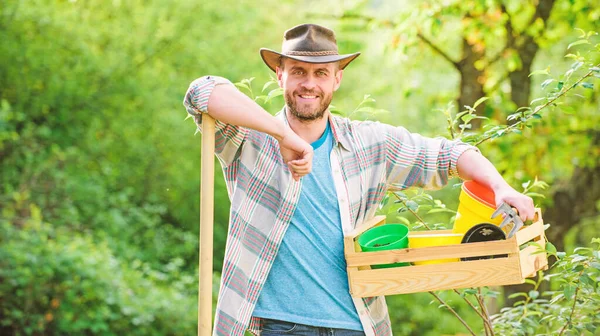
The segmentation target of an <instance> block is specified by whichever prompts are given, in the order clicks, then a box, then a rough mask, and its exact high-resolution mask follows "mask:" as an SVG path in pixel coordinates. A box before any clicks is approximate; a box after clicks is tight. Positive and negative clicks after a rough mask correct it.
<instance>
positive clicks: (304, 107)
mask: <svg viewBox="0 0 600 336" xmlns="http://www.w3.org/2000/svg"><path fill="white" fill-rule="evenodd" d="M317 93H318V96H319V97H320V99H321V102H320V103H319V104H318V106H316V107H314V106H313V105H310V104H297V102H296V100H295V99H294V92H289V91H287V92H285V103H286V105H287V108H288V110H289V111H290V113H291V114H292V115H293V116H294V117H296V118H298V120H300V121H313V120H318V119H321V118H323V115H325V111H327V108H328V107H329V104H330V103H331V99H332V98H333V93H330V94H328V95H324V94H323V92H313V91H305V92H301V93H299V94H298V95H311V96H312V95H314V96H316V95H317Z"/></svg>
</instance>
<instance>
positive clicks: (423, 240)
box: [408, 233, 463, 265]
mask: <svg viewBox="0 0 600 336" xmlns="http://www.w3.org/2000/svg"><path fill="white" fill-rule="evenodd" d="M462 237H463V234H461V233H437V234H436V233H427V234H413V235H410V234H409V236H408V247H410V248H419V247H430V246H446V245H456V244H460V242H461V240H462ZM455 261H460V259H458V258H449V259H436V260H427V261H415V262H413V264H415V265H429V264H443V263H449V262H455Z"/></svg>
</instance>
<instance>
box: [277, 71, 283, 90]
mask: <svg viewBox="0 0 600 336" xmlns="http://www.w3.org/2000/svg"><path fill="white" fill-rule="evenodd" d="M275 73H276V74H277V84H279V87H280V88H283V81H282V80H281V78H282V77H283V70H281V68H280V67H276V68H275Z"/></svg>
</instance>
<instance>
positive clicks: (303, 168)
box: [288, 159, 312, 181]
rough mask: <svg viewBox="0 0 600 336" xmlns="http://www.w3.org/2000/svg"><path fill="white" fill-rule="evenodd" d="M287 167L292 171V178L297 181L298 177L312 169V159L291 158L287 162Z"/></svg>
mask: <svg viewBox="0 0 600 336" xmlns="http://www.w3.org/2000/svg"><path fill="white" fill-rule="evenodd" d="M288 168H289V170H290V172H292V177H293V178H294V180H296V181H298V180H299V179H300V177H303V176H305V175H308V174H310V172H311V171H312V161H310V160H306V159H300V160H293V161H290V162H288Z"/></svg>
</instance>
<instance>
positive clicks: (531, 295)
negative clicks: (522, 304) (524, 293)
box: [529, 290, 540, 300]
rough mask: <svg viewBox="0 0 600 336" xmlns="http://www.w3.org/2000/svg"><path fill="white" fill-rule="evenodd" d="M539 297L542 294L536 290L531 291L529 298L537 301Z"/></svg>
mask: <svg viewBox="0 0 600 336" xmlns="http://www.w3.org/2000/svg"><path fill="white" fill-rule="evenodd" d="M538 296H540V292H538V291H536V290H530V291H529V297H530V298H532V299H534V300H535V299H537V298H538Z"/></svg>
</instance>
